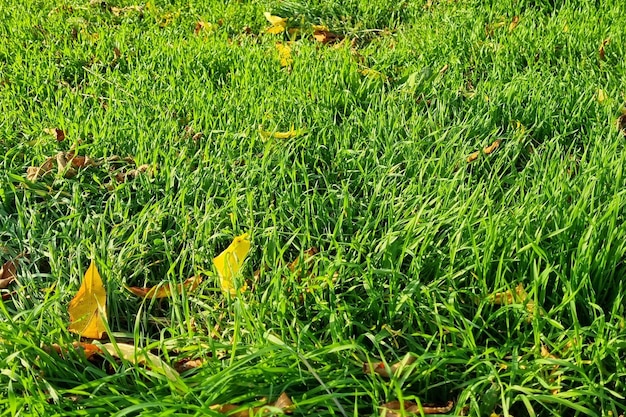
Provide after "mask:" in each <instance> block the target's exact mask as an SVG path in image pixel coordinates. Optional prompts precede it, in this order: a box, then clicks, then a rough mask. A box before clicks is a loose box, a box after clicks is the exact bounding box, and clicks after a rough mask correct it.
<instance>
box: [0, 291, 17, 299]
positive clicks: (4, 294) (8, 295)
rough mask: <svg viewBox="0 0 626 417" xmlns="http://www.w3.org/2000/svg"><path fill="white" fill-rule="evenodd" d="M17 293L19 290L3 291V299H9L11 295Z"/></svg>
mask: <svg viewBox="0 0 626 417" xmlns="http://www.w3.org/2000/svg"><path fill="white" fill-rule="evenodd" d="M16 294H17V291H11V292H5V293H2V301H7V300H9V299H11V297H13V296H14V295H16Z"/></svg>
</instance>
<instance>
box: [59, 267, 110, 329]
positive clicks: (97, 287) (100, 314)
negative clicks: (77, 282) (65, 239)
mask: <svg viewBox="0 0 626 417" xmlns="http://www.w3.org/2000/svg"><path fill="white" fill-rule="evenodd" d="M106 303H107V295H106V292H105V289H104V286H103V285H102V278H101V277H100V273H98V269H97V268H96V264H95V262H94V261H93V260H92V261H91V265H89V268H88V269H87V272H85V276H84V277H83V282H82V284H81V286H80V288H79V289H78V292H77V293H76V296H74V298H73V299H72V301H70V305H69V308H68V311H69V313H70V327H69V330H70V331H71V332H74V333H78V334H79V335H80V336H81V337H87V338H91V339H101V338H102V336H104V334H105V333H106V328H105V326H104V321H105V320H106V319H107V317H106Z"/></svg>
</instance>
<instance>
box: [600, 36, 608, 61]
mask: <svg viewBox="0 0 626 417" xmlns="http://www.w3.org/2000/svg"><path fill="white" fill-rule="evenodd" d="M610 43H611V38H606V39H604V40H603V41H602V43H601V44H600V47H599V48H598V56H599V57H600V60H601V61H604V59H605V57H606V52H605V50H604V48H605V47H606V46H608V45H609V44H610Z"/></svg>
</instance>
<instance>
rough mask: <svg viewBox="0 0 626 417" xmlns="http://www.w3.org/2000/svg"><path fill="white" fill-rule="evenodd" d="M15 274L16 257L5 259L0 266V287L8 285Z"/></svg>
mask: <svg viewBox="0 0 626 417" xmlns="http://www.w3.org/2000/svg"><path fill="white" fill-rule="evenodd" d="M16 276H17V259H13V260H10V261H6V262H5V263H4V264H3V265H2V267H0V289H4V288H6V287H8V286H9V284H11V283H12V282H13V280H14V279H15V277H16Z"/></svg>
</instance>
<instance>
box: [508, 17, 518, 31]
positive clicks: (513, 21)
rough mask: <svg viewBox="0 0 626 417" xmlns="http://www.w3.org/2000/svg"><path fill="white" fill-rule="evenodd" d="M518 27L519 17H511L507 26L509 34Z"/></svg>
mask: <svg viewBox="0 0 626 417" xmlns="http://www.w3.org/2000/svg"><path fill="white" fill-rule="evenodd" d="M517 25H519V16H513V20H511V24H509V32H512V31H513V30H514V29H515V28H516V27H517Z"/></svg>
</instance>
